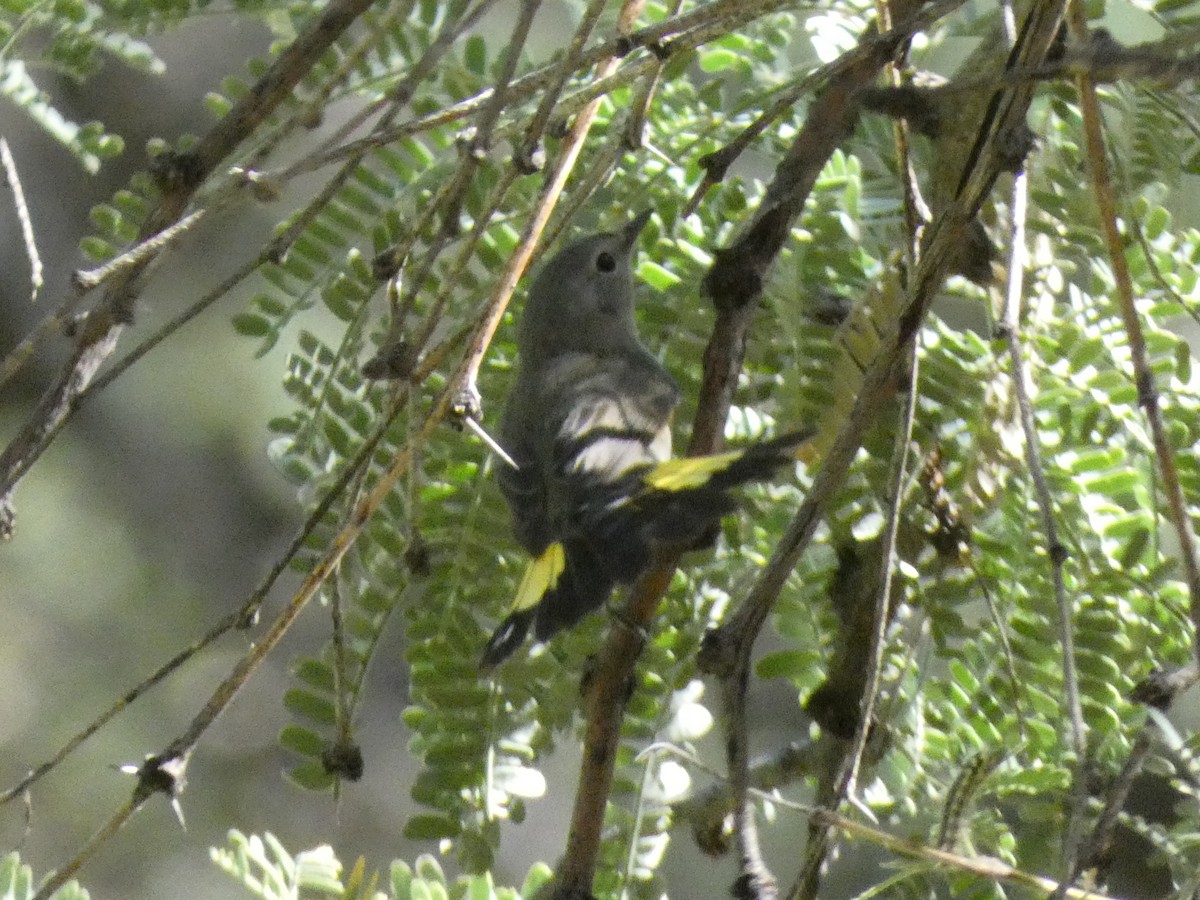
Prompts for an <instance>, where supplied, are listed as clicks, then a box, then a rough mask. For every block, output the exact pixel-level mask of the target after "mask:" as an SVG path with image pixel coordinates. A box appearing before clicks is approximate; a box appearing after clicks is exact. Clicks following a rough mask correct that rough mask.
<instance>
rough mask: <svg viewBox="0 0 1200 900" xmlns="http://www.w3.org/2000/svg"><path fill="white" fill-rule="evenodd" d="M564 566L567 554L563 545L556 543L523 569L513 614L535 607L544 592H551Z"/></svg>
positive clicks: (514, 601)
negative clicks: (523, 572) (523, 573)
mask: <svg viewBox="0 0 1200 900" xmlns="http://www.w3.org/2000/svg"><path fill="white" fill-rule="evenodd" d="M566 565H567V554H566V553H565V551H564V550H563V545H562V544H558V543H554V544H551V545H550V546H549V547H547V548H546V549H545V551H544V552H543V553H542V555H541V556H539V557H538V558H537V559H535V560H533V561H531V562H530V563H529V565H528V566H527V567H526V568H525V575H524V576H523V577H522V578H521V584H520V585H519V586H518V587H517V596H516V599H515V600H513V607H512V608H513V612H520V611H521V610H523V609H531V608H532V607H534V606H537V605H538V603H539V602H540V601H541V599H542V596H543V595H544V594H545V593H546V591H549V590H552V589H553V588H554V586H555V585H556V584H558V576H559V575H561V574H562V572H563V569H564V568H566Z"/></svg>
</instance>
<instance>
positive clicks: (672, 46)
mask: <svg viewBox="0 0 1200 900" xmlns="http://www.w3.org/2000/svg"><path fill="white" fill-rule="evenodd" d="M791 2H792V0H713V2H711V3H706V4H703V5H702V6H699V7H697V8H695V9H693V10H691V11H689V12H687V13H684V14H683V15H680V16H675V17H674V18H671V19H664V20H662V21H661V22H656V23H654V24H652V25H648V26H646V27H644V28H640V29H638V30H637V31H633V32H631V33H630V34H628V35H624V36H621V37H616V38H611V39H610V40H607V41H603V42H601V43H600V44H597V45H596V46H594V47H592V48H590V49H589V50H586V51H584V52H583V53H582V54H581V55H580V56H579V58H578V69H577V70H578V71H584V70H586V69H587V68H589V67H591V66H594V65H596V64H598V63H599V62H601V61H602V60H605V59H612V58H615V57H619V56H621V55H623V54H626V53H628V52H630V51H631V50H633V49H636V48H638V47H654V48H656V53H657V54H658V55H662V56H670V55H672V54H675V53H679V52H682V51H684V50H689V49H692V48H694V47H697V46H700V45H701V44H705V43H708V42H709V41H713V40H716V39H717V38H719V37H721V36H722V35H725V34H727V33H728V32H729V31H731V30H733V29H735V28H738V27H741V26H742V25H745V24H746V23H748V22H752V21H754V20H756V19H758V18H761V17H762V16H765V15H767V14H769V13H771V12H774V11H775V10H777V9H780V8H782V7H785V6H787V5H788V4H789V3H791ZM953 2H955V3H956V4H961V3H962V0H953ZM656 65H657V63H656V61H655V60H654V59H650V58H645V59H638V60H634V61H632V62H629V63H626V64H625V65H622V66H621V67H620V68H619V69H617V70H615V71H614V72H613V74H611V75H609V76H608V77H606V78H594V79H591V80H590V81H589V83H588V85H587V86H586V87H584V88H582V89H581V90H579V91H576V92H575V93H572V94H568V95H567V96H564V97H563V98H562V99H561V100H560V101H559V103H558V105H557V106H556V108H555V113H556V114H557V115H558V116H567V115H573V114H575V113H576V112H577V111H578V110H580V109H582V108H583V107H584V106H586V105H587V104H588V103H591V102H592V101H593V100H595V99H596V97H600V96H604V95H605V94H609V93H611V92H612V91H613V90H615V89H617V88H618V87H622V86H624V85H626V84H629V83H630V82H632V81H634V80H636V79H638V78H641V77H642V76H644V75H645V74H647V73H648V72H652V71H653V70H654V69H655V67H656ZM556 71H557V64H556V63H551V64H549V65H546V66H543V67H542V68H540V69H537V70H535V71H533V72H530V73H528V74H527V75H523V76H521V77H520V78H517V79H514V80H513V82H512V84H511V85H510V88H509V103H510V104H514V103H518V102H521V101H524V100H526V99H528V98H529V97H531V96H532V95H534V94H536V93H537V92H538V91H539V90H541V89H543V88H544V87H546V85H548V84H550V83H551V81H552V80H553V79H554V77H555V73H556ZM492 94H493V89H492V88H490V87H489V88H487V89H485V90H483V91H480V92H479V93H478V94H476V95H475V96H474V97H468V98H467V99H465V100H462V101H460V102H458V103H456V104H454V105H453V106H450V107H447V108H446V109H443V110H439V111H437V112H435V113H431V114H429V115H426V116H421V117H419V118H417V119H413V120H411V121H408V122H401V123H399V124H397V125H396V126H394V127H393V128H391V129H387V130H385V131H383V132H381V133H380V134H376V135H372V136H370V137H367V138H363V139H361V140H360V141H352V142H350V143H347V144H344V145H342V146H341V147H337V148H334V149H331V150H328V151H323V152H319V153H315V154H312V155H310V156H308V157H305V158H304V159H302V160H299V161H297V162H296V163H295V164H293V165H292V166H290V167H288V169H287V170H286V172H287V174H289V175H292V174H299V173H302V172H308V171H313V170H314V169H319V168H322V167H324V166H327V165H329V164H330V163H333V162H336V161H337V160H338V159H340V158H342V157H343V156H346V155H348V154H350V153H353V152H357V148H358V146H359V145H360V144H363V143H366V144H368V145H369V147H368V149H376V148H378V147H380V146H384V145H387V144H390V143H394V142H395V141H398V140H400V139H401V138H404V137H407V136H409V135H412V134H419V133H420V132H423V131H429V130H431V129H433V128H439V127H442V126H444V125H449V124H452V123H454V122H457V121H461V120H462V119H466V118H469V117H470V116H472V115H474V114H475V113H476V112H478V111H479V110H480V109H481V108H482V107H483V106H484V104H486V103H487V102H488V100H489V98H491V96H492ZM498 134H499V135H501V136H506V135H508V134H509V131H508V129H506V128H502V129H500V130H499V132H498Z"/></svg>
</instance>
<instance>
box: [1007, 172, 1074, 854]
mask: <svg viewBox="0 0 1200 900" xmlns="http://www.w3.org/2000/svg"><path fill="white" fill-rule="evenodd" d="M1027 182H1028V179H1027V177H1026V176H1025V174H1024V173H1022V174H1019V175H1018V176H1017V178H1016V180H1015V182H1014V185H1013V200H1012V210H1013V211H1012V220H1013V224H1012V229H1011V231H1012V257H1011V259H1010V261H1009V267H1008V275H1009V277H1008V291H1007V296H1006V299H1005V303H1004V311H1003V313H1002V315H1001V324H1002V328H1003V333H1004V337H1005V340H1006V342H1007V344H1008V359H1009V366H1010V367H1011V369H1012V382H1013V393H1014V395H1015V397H1016V401H1017V409H1018V411H1019V413H1020V418H1021V430H1022V431H1023V432H1024V435H1025V463H1026V465H1027V466H1028V467H1029V477H1030V480H1031V481H1032V482H1033V487H1034V493H1035V495H1036V497H1037V505H1038V510H1039V511H1040V513H1041V518H1042V530H1043V532H1044V533H1045V536H1046V548H1047V558H1048V562H1049V564H1050V577H1051V581H1052V583H1053V585H1054V605H1055V609H1056V610H1057V612H1058V621H1057V630H1058V642H1059V647H1060V649H1061V651H1062V669H1063V695H1064V696H1063V701H1064V704H1065V705H1066V714H1067V722H1068V724H1069V727H1070V732H1069V735H1070V741H1071V750H1072V752H1073V753H1074V755H1075V766H1076V769H1075V773H1074V778H1073V780H1072V791H1071V797H1072V801H1071V813H1070V815H1069V816H1068V820H1067V828H1066V830H1065V834H1064V836H1063V860H1064V864H1065V868H1064V871H1065V872H1066V873H1070V872H1071V871H1072V870H1073V869H1074V867H1075V858H1076V853H1077V852H1078V850H1079V841H1080V838H1081V835H1082V827H1083V821H1082V819H1083V814H1084V810H1085V808H1086V802H1087V779H1086V777H1085V774H1084V773H1085V768H1086V764H1087V760H1086V749H1087V730H1086V726H1085V724H1084V721H1083V705H1082V701H1081V700H1080V695H1079V671H1078V669H1077V668H1076V665H1075V636H1074V635H1075V630H1074V625H1073V609H1074V606H1073V603H1072V601H1071V599H1070V598H1069V597H1068V596H1067V586H1066V581H1065V579H1064V574H1063V569H1064V567H1065V565H1066V561H1067V559H1068V556H1069V551H1068V550H1067V548H1066V546H1065V545H1064V544H1063V543H1062V541H1061V540H1060V539H1059V535H1058V524H1057V521H1056V520H1055V516H1054V498H1053V496H1052V495H1051V493H1050V486H1049V484H1048V483H1047V481H1046V472H1045V467H1044V466H1043V465H1042V453H1041V449H1040V448H1041V441H1040V439H1039V437H1038V430H1037V421H1036V419H1035V417H1034V412H1033V402H1032V400H1031V398H1030V396H1029V383H1030V375H1029V372H1028V370H1027V369H1026V366H1025V347H1024V341H1022V339H1021V334H1020V318H1021V314H1020V310H1021V297H1022V295H1023V292H1024V280H1025V279H1024V275H1025V266H1026V259H1027V250H1026V247H1025V210H1026V204H1027V199H1028V186H1027Z"/></svg>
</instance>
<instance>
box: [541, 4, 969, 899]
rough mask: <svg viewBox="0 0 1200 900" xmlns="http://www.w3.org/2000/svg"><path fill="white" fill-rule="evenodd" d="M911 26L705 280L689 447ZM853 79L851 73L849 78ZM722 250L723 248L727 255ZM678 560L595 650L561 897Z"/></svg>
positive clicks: (713, 422)
mask: <svg viewBox="0 0 1200 900" xmlns="http://www.w3.org/2000/svg"><path fill="white" fill-rule="evenodd" d="M948 5H949V4H947V6H948ZM906 27H911V22H907V23H905V25H903V26H901V27H900V28H899V29H897V31H896V32H895V34H890V36H889V39H888V40H883V39H879V40H876V41H873V42H872V44H871V46H872V48H873V51H872V52H871V53H868V54H862V53H861V52H856V51H852V53H851V54H849V56H850V57H851V58H852V59H854V60H855V62H854V63H853V64H848V66H847V68H848V71H849V72H851V73H853V74H852V75H848V76H846V80H845V81H844V82H842V83H840V84H839V83H838V82H836V81H834V82H832V83H831V84H830V86H829V88H828V89H827V90H826V92H824V93H823V95H822V97H821V98H819V99H818V101H817V105H816V106H815V108H814V111H813V112H812V113H811V114H810V116H809V120H808V124H807V125H806V127H805V129H804V130H802V132H801V134H800V135H799V136H798V137H797V141H796V145H794V146H793V148H792V150H791V151H790V152H789V155H788V157H787V158H786V159H785V160H784V161H783V162H782V163H781V165H780V167H779V170H778V171H777V173H776V178H775V181H774V182H773V192H772V191H769V192H768V200H767V201H764V208H763V211H762V212H760V213H759V214H758V216H757V217H756V221H755V223H754V224H753V225H752V226H751V227H750V229H748V231H747V233H746V235H745V236H744V237H743V238H742V239H740V240H739V242H738V243H737V244H736V245H735V246H734V248H732V249H731V250H730V251H720V253H719V254H718V259H717V261H716V262H715V263H714V265H713V269H712V270H711V271H710V272H709V274H708V276H707V277H706V279H705V284H706V286H708V287H709V291H710V295H711V296H712V297H713V301H714V304H715V305H716V307H717V316H718V319H717V323H716V325H715V326H714V329H713V336H712V337H711V338H710V341H709V345H708V349H707V350H706V352H705V358H704V369H705V375H704V387H702V389H701V394H700V400H699V408H698V410H697V415H696V421H695V423H694V425H693V431H692V439H691V442H690V443H689V445H688V450H687V452H688V453H689V454H693V455H696V454H702V453H710V452H713V451H715V450H717V449H719V448H720V446H721V443H720V442H721V438H722V434H723V426H724V421H725V418H726V416H727V414H728V410H729V404H730V402H731V398H732V391H733V386H734V384H735V383H736V377H737V372H738V371H739V370H740V368H741V365H742V359H743V356H744V351H745V341H746V335H747V332H748V329H749V325H750V322H751V320H752V318H753V313H754V310H755V308H756V304H755V303H753V302H752V301H754V300H756V299H757V297H758V296H759V294H760V293H761V285H762V277H763V275H764V274H765V272H766V269H767V267H768V266H769V265H770V263H771V261H772V260H773V258H774V256H775V255H776V254H777V253H778V252H779V250H780V249H781V248H782V245H783V241H784V239H785V238H786V236H787V233H788V230H789V229H790V227H791V221H792V220H793V219H794V218H795V217H796V216H798V215H799V213H800V211H801V210H802V209H803V206H804V200H805V199H806V197H807V194H808V192H809V191H810V190H811V188H812V185H813V184H814V183H815V180H816V176H817V173H818V172H819V171H820V169H821V168H822V166H824V164H825V161H826V159H828V157H829V156H830V155H831V154H832V153H833V151H834V150H835V149H836V148H837V146H838V145H839V144H840V143H841V142H842V141H844V140H845V139H846V138H848V137H849V135H850V133H851V132H852V130H853V127H854V123H855V118H856V117H855V114H854V111H853V109H852V99H851V98H852V95H853V93H854V91H855V90H856V89H857V87H859V86H861V84H863V83H866V82H868V81H869V80H870V79H871V78H872V77H874V75H875V74H877V73H878V71H879V70H880V69H881V68H882V67H883V65H884V64H885V63H886V62H887V60H888V59H889V58H890V56H891V53H892V51H893V50H894V47H895V44H896V42H897V41H898V40H899V37H898V35H900V34H906V33H908V32H906V30H905V29H906ZM860 50H861V48H860ZM851 78H853V79H855V80H854V81H851V80H850V79H851ZM768 242H769V243H768ZM772 248H773V249H772ZM721 254H725V255H724V262H723V261H722V257H721ZM747 270H749V271H750V272H751V273H752V274H753V276H754V278H755V285H754V288H755V289H754V290H753V291H752V292H749V291H747V290H745V289H744V286H742V285H740V284H738V283H737V280H738V279H739V278H740V277H741V275H742V274H744V273H745V272H746V271H747ZM677 564H678V555H675V554H671V555H669V556H667V557H665V558H663V559H660V560H657V561H656V564H655V567H654V568H653V570H652V571H650V572H649V573H647V574H646V575H645V576H644V577H643V578H642V579H640V580H639V581H638V583H637V584H636V585H635V586H634V588H633V589H632V590H631V592H630V596H629V599H628V600H627V602H626V604H625V607H624V609H623V612H622V616H621V620H620V621H619V622H618V624H617V625H616V626H614V627H613V628H612V629H610V631H609V634H608V637H607V639H606V641H605V644H604V647H603V649H602V650H601V651H600V652H599V654H598V655H597V657H596V665H595V669H594V670H593V671H592V672H591V673H590V677H589V680H588V690H587V695H586V697H585V701H584V702H585V715H586V717H587V724H586V729H585V735H584V757H583V763H582V764H581V766H580V772H579V785H578V788H577V790H576V795H575V806H574V811H573V813H572V818H571V829H570V832H569V834H568V839H567V850H566V854H565V856H564V861H563V865H562V866H561V867H560V870H559V873H558V879H557V882H556V893H555V896H556V897H558V898H569V897H584V896H588V892H589V891H590V888H591V882H592V877H593V875H594V871H595V864H596V859H597V855H598V852H599V843H600V828H601V824H602V822H603V820H604V810H605V807H606V804H607V802H608V796H609V793H610V789H611V784H612V777H613V769H614V765H615V760H616V749H617V746H618V743H619V741H620V727H621V721H622V712H623V707H624V698H625V697H626V696H627V692H628V690H629V686H630V684H631V679H632V676H633V667H634V665H635V663H636V661H637V658H638V655H639V654H640V652H641V645H642V640H643V636H642V635H643V632H641V631H640V630H639V629H641V628H644V627H645V626H647V625H649V623H650V622H651V621H652V619H653V617H654V614H655V612H656V611H657V609H658V604H659V601H660V600H661V598H662V595H663V594H664V593H665V591H666V589H667V587H668V586H669V584H670V582H671V577H672V575H673V573H674V570H675V568H676V566H677ZM630 626H633V627H630ZM747 764H748V763H747ZM731 771H732V768H731ZM743 794H744V791H743Z"/></svg>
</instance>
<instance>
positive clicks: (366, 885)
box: [212, 831, 550, 900]
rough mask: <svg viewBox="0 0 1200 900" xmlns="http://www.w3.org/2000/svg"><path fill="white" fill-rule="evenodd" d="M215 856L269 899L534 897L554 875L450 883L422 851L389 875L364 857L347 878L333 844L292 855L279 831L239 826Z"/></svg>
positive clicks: (537, 869)
mask: <svg viewBox="0 0 1200 900" xmlns="http://www.w3.org/2000/svg"><path fill="white" fill-rule="evenodd" d="M212 858H213V861H214V862H215V863H216V864H217V865H218V866H220V867H221V869H222V870H224V871H225V872H227V873H228V874H229V875H231V876H233V877H234V878H236V879H237V880H238V881H240V882H241V884H242V885H243V886H244V887H245V888H246V889H247V890H248V891H249V892H250V893H251V894H252V895H253V896H255V897H261V898H263V900H300V898H301V897H303V898H305V900H316V898H318V897H337V898H345V900H352V898H354V900H357V898H361V900H432V898H436V897H446V898H450V900H520V898H521V897H532V896H533V895H534V894H535V893H536V892H537V890H538V888H539V887H541V885H543V884H545V882H546V881H547V880H548V879H549V877H550V872H549V870H548V869H547V868H546V867H545V866H543V865H540V864H539V865H537V866H534V867H533V868H532V869H531V870H530V871H529V874H528V875H526V876H525V882H524V884H523V885H522V886H521V889H520V890H519V891H516V890H513V889H512V888H496V887H494V886H493V885H492V881H491V878H490V877H489V876H486V875H474V876H471V877H469V878H467V877H464V878H459V879H458V880H457V881H454V882H448V881H447V879H446V874H445V872H443V871H442V867H441V866H440V865H439V864H438V861H437V860H436V859H434V858H433V857H432V856H422V857H420V858H419V859H418V860H417V861H416V865H415V866H409V865H408V864H407V863H405V862H403V861H401V860H397V861H395V862H393V863H392V865H391V868H390V870H389V872H388V876H387V878H386V880H384V882H383V884H380V878H379V876H378V874H375V875H371V876H367V875H366V867H365V863H364V861H363V859H362V858H361V857H360V858H359V860H358V862H357V863H356V864H355V865H354V868H353V869H352V870H351V871H350V873H349V874H348V875H347V876H346V878H345V879H344V880H343V878H342V864H341V863H340V862H339V861H338V859H337V857H336V856H334V853H333V848H331V847H328V846H324V847H317V848H315V849H313V850H306V851H304V852H302V853H297V854H296V855H295V856H292V855H291V854H290V853H288V851H287V850H286V849H285V848H284V846H283V845H282V844H281V843H279V841H278V840H277V839H276V838H275V836H274V835H272V834H270V833H267V834H265V835H263V836H262V837H259V836H258V835H256V834H255V835H250V836H249V837H247V836H246V835H244V834H242V833H241V832H239V831H231V832H230V833H229V847H228V848H218V847H214V848H213V850H212Z"/></svg>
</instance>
